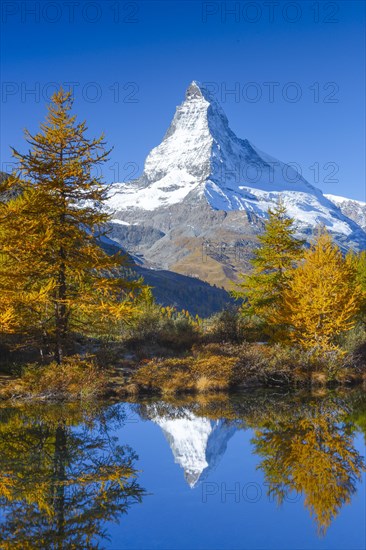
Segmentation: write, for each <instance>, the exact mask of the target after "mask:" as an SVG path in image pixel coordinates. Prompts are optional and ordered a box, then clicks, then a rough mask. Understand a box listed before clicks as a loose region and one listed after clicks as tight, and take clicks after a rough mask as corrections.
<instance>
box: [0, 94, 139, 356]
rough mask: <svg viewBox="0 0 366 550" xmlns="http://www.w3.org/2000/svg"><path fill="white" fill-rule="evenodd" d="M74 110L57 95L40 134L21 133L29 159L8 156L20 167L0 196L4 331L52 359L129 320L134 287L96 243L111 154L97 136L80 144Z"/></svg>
mask: <svg viewBox="0 0 366 550" xmlns="http://www.w3.org/2000/svg"><path fill="white" fill-rule="evenodd" d="M71 107H72V98H71V95H70V93H65V92H63V90H60V91H59V92H58V93H56V94H54V96H53V97H52V103H51V104H50V106H49V109H48V115H47V119H46V121H45V122H44V123H43V124H41V128H40V131H39V132H38V133H37V134H36V135H34V136H33V135H31V134H30V133H29V132H26V140H27V142H28V144H29V146H30V150H29V151H28V153H26V154H21V153H19V152H18V151H16V150H13V155H14V157H15V159H16V160H17V161H18V169H17V171H15V172H14V174H13V175H12V176H11V177H10V178H8V179H6V180H4V181H3V182H2V184H1V189H0V192H1V193H2V195H1V196H2V197H3V200H2V201H1V202H0V251H1V257H0V293H1V294H0V298H1V303H2V305H1V307H0V320H1V325H2V328H3V330H5V331H18V332H19V333H23V334H24V332H26V333H28V334H33V335H34V336H35V337H37V338H38V340H39V339H42V340H43V341H47V342H48V343H49V344H50V345H52V346H53V349H54V350H55V358H56V360H57V361H58V362H61V360H62V355H63V353H64V347H65V341H66V339H67V336H68V335H69V334H70V333H71V332H73V331H74V332H79V333H82V334H90V332H91V331H92V329H91V325H93V326H94V328H95V330H98V331H103V330H108V328H109V327H110V326H111V325H113V324H116V323H117V324H118V323H120V322H121V321H128V320H130V319H131V317H132V315H133V313H134V310H135V306H134V298H135V295H136V292H137V291H138V290H139V289H140V288H141V283H140V282H131V281H129V280H127V279H126V277H125V276H124V275H123V269H122V268H123V267H124V266H125V265H127V263H128V260H127V258H126V257H125V256H123V255H121V254H120V253H116V254H114V255H108V254H107V253H106V252H104V250H103V249H102V248H101V246H100V244H101V239H102V238H103V237H104V235H105V233H106V223H107V222H108V220H109V215H108V214H107V213H106V211H105V209H104V210H103V208H102V205H103V203H104V202H105V200H106V199H107V196H108V191H109V189H108V187H107V186H106V185H104V184H103V182H102V181H101V180H100V179H98V178H97V177H95V175H94V173H95V168H96V167H98V166H99V165H101V164H103V163H104V162H105V161H106V160H107V158H108V153H109V151H107V150H106V149H105V143H104V141H103V139H104V138H103V136H102V137H100V138H98V139H88V138H87V137H86V131H87V127H86V124H85V122H82V123H77V122H76V117H75V115H71V114H70V109H71ZM9 197H10V198H9Z"/></svg>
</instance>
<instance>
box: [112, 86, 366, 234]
mask: <svg viewBox="0 0 366 550" xmlns="http://www.w3.org/2000/svg"><path fill="white" fill-rule="evenodd" d="M203 196H204V197H205V199H206V201H207V202H208V204H209V205H210V206H211V208H212V209H214V210H221V211H226V212H228V211H233V210H245V211H246V212H249V213H250V214H251V215H255V216H257V217H259V218H265V217H266V216H267V210H268V207H270V206H271V205H272V206H273V203H274V202H276V201H277V200H278V198H279V196H281V198H282V200H283V202H284V203H285V205H286V207H287V209H288V212H289V214H290V215H291V216H292V217H294V218H295V219H296V221H297V223H298V224H299V230H300V231H302V230H304V231H305V232H306V231H307V230H309V228H314V227H315V226H316V225H319V224H321V225H325V226H326V227H327V228H328V229H329V230H330V231H333V232H335V233H340V234H343V235H344V236H346V237H347V238H352V237H355V238H356V239H357V238H361V240H362V239H366V235H365V234H362V232H361V234H358V233H359V229H360V228H359V227H357V226H356V225H355V223H354V222H353V221H352V220H350V219H349V218H348V217H347V216H345V215H344V214H342V212H340V210H339V209H338V208H335V207H334V203H333V202H332V201H331V200H329V198H327V197H326V196H324V195H323V193H322V192H321V191H320V190H319V189H317V188H315V187H313V186H312V185H310V184H309V183H308V182H307V181H306V180H305V179H304V178H303V177H302V176H301V175H300V174H299V173H298V172H297V171H296V170H295V169H294V168H293V167H291V166H289V165H287V164H286V163H283V162H281V161H279V160H277V159H275V158H273V157H271V156H269V155H268V154H266V153H264V152H262V151H260V150H259V149H258V148H257V147H255V146H254V145H253V144H252V143H250V141H248V140H247V139H239V138H238V137H237V136H236V135H235V134H234V132H233V131H232V130H231V129H230V127H229V123H228V120H227V118H226V115H225V114H224V112H223V110H222V108H221V106H220V105H219V103H218V102H217V101H216V100H215V99H214V98H212V97H210V94H209V92H208V91H207V89H206V88H205V87H204V86H202V85H200V84H199V83H197V82H195V81H194V82H192V83H191V85H190V86H189V87H188V89H187V91H186V96H185V100H184V101H183V103H182V104H181V105H180V106H178V107H177V109H176V112H175V115H174V118H173V120H172V123H171V125H170V127H169V129H168V131H167V132H166V134H165V136H164V139H163V141H162V142H161V143H160V145H158V146H157V147H155V148H154V149H153V150H152V151H151V152H150V154H149V155H148V156H147V158H146V161H145V167H144V172H143V174H142V176H141V177H140V178H139V179H137V180H134V181H132V182H129V183H124V184H123V183H122V184H115V185H114V186H113V192H112V195H111V198H110V201H109V206H110V208H111V209H112V210H115V211H116V212H118V213H119V212H121V213H122V212H123V211H126V210H131V209H132V210H144V211H154V210H157V209H164V208H168V207H171V206H172V205H176V204H178V203H182V202H183V201H185V199H187V198H188V197H190V198H195V199H196V200H198V199H199V198H202V197H203Z"/></svg>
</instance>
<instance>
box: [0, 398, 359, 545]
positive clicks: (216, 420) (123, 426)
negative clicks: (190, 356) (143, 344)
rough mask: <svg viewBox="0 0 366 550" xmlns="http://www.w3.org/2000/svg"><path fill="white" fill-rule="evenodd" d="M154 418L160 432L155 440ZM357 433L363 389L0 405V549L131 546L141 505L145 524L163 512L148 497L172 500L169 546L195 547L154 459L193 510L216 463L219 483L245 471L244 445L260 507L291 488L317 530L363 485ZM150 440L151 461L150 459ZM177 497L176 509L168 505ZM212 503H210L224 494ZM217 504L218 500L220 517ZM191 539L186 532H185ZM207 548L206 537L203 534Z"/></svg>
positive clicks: (176, 493)
mask: <svg viewBox="0 0 366 550" xmlns="http://www.w3.org/2000/svg"><path fill="white" fill-rule="evenodd" d="M131 414H132V416H133V417H134V419H135V422H134V423H133V422H132V423H131ZM146 421H147V422H146ZM149 426H151V429H150V427H149ZM154 426H155V428H154V429H152V428H153V427H154ZM156 427H159V428H160V430H161V432H162V434H163V435H164V439H162V440H160V439H159V438H158V435H159V431H156V430H157V428H156ZM139 430H140V434H141V435H138V433H139ZM359 432H363V434H364V436H366V396H365V393H363V392H359V391H349V392H333V393H332V392H329V393H325V394H321V395H308V394H304V393H302V394H294V395H285V394H277V395H275V394H273V392H270V393H268V392H262V393H252V394H248V393H244V392H243V393H240V394H236V395H231V396H222V395H215V396H213V397H204V398H202V397H201V398H197V397H194V398H193V397H190V398H184V399H183V398H182V399H170V400H169V401H164V400H162V399H151V398H149V399H145V400H140V401H139V402H137V403H114V404H111V403H101V404H96V405H92V406H88V407H83V406H81V405H80V404H76V403H74V404H69V405H63V406H62V407H60V406H56V405H45V404H42V405H35V404H32V405H23V406H20V405H19V406H12V405H9V404H6V405H4V404H3V405H2V408H0V547H1V548H5V549H6V548H22V549H23V548H57V549H66V548H102V547H104V546H103V545H105V546H106V547H110V548H122V547H123V548H128V547H129V544H130V546H131V547H133V548H137V547H138V546H136V545H137V544H138V542H136V544H135V543H134V537H136V536H137V534H138V536H139V537H141V536H143V535H142V534H141V533H140V530H139V532H138V533H137V532H136V518H138V517H140V516H139V514H140V515H141V512H139V510H140V509H141V510H142V509H145V510H147V511H148V512H147V513H148V516H146V515H145V516H144V515H143V514H142V516H141V517H142V518H144V521H145V522H146V521H147V522H148V521H150V519H149V517H151V514H156V516H154V518H155V519H154V525H159V521H161V516H160V512H159V514H158V511H156V512H155V511H154V510H152V509H151V507H150V504H149V503H152V505H153V503H154V499H158V502H159V503H160V505H161V506H162V505H165V504H166V506H167V507H168V508H169V509H170V510H172V508H173V516H172V518H173V524H172V525H171V526H170V528H171V529H172V531H174V532H176V533H177V537H178V541H177V540H175V542H174V547H185V546H189V547H190V548H196V547H199V544H198V543H197V542H196V538H195V537H194V535H193V534H192V540H188V542H187V539H184V542H182V543H181V544H180V543H179V536H181V537H183V535H182V534H180V535H179V522H180V521H181V520H182V518H181V515H182V514H183V513H184V512H186V513H187V514H188V516H187V517H191V515H190V514H191V512H189V510H190V508H189V506H188V508H187V509H186V508H185V506H186V504H185V503H187V502H190V501H189V500H188V501H186V500H184V499H183V497H182V494H181V490H182V489H181V488H180V489H178V487H177V486H175V485H173V486H172V487H171V490H170V492H169V494H167V493H164V490H163V491H162V493H161V494H159V490H160V489H159V483H160V484H161V485H164V483H165V482H164V476H165V475H166V474H165V469H164V465H163V463H162V464H160V462H159V461H160V457H161V460H162V461H164V460H165V461H167V460H170V461H171V462H172V458H173V459H174V462H175V463H176V464H177V465H178V468H182V469H183V474H184V477H185V480H186V482H187V484H188V487H189V489H188V491H190V494H191V495H192V499H195V500H194V502H195V504H194V505H195V506H197V508H196V510H197V514H200V513H202V514H204V513H205V509H204V508H203V506H204V504H202V501H201V502H197V490H198V488H199V487H201V488H202V487H204V484H205V482H206V481H209V480H212V479H215V475H216V472H217V470H220V471H221V472H223V474H222V473H221V474H220V475H221V476H222V475H224V478H220V480H221V481H223V482H225V481H226V480H225V475H226V476H227V479H228V480H229V481H230V482H232V481H231V478H230V475H231V470H234V469H238V467H240V470H242V469H244V465H245V461H246V456H248V454H250V455H251V456H253V457H254V458H253V459H254V460H255V467H256V471H257V472H258V474H259V475H261V476H262V478H263V484H264V485H265V486H266V488H267V490H268V498H267V501H270V502H271V508H270V510H272V512H271V511H270V512H268V509H267V508H266V512H265V513H266V514H268V513H273V514H275V513H276V505H275V503H274V501H276V502H277V504H279V505H281V504H283V503H284V501H285V500H286V496H287V495H289V494H294V495H300V496H301V495H302V502H303V504H302V503H301V502H298V503H297V504H296V505H297V506H303V505H304V506H305V509H307V510H308V512H309V513H310V515H311V516H312V517H313V518H314V520H315V523H316V525H317V532H318V535H322V536H325V535H326V533H327V530H328V528H329V526H330V525H331V524H332V522H333V520H334V519H335V518H336V517H337V516H338V515H339V513H340V511H341V509H342V508H343V507H344V505H346V504H348V503H350V502H351V500H352V497H353V495H355V494H356V493H357V491H358V490H359V487H360V479H361V474H362V472H363V471H364V470H365V462H364V456H362V454H361V453H360V450H359V449H358V450H357V448H356V446H355V437H356V434H357V433H359ZM245 433H248V436H249V438H248V439H247V442H246V443H244V444H243V448H242V454H240V455H239V459H238V457H237V456H236V458H235V462H233V458H232V455H230V452H229V449H230V448H231V445H232V443H231V441H232V440H234V439H235V440H237V438H238V437H239V436H240V437H241V434H245ZM125 434H127V435H125ZM131 434H132V436H131ZM136 434H137V435H136ZM147 435H148V438H147V439H145V438H146V437H147ZM136 438H137V439H136ZM131 440H132V441H134V440H135V442H137V443H138V448H139V455H140V456H139V457H137V455H136V453H135V451H134V449H133V448H131V447H130V446H129V445H128V444H126V443H127V442H128V441H131ZM167 443H168V444H169V445H170V448H171V451H172V454H173V457H171V455H170V458H169V457H167V456H166V454H165V449H166V446H167ZM132 446H134V444H132ZM164 447H165V448H164ZM152 448H154V450H155V453H156V457H157V458H155V460H156V462H154V461H153V460H154V459H153V458H151V457H150V454H151V449H152ZM226 454H227V456H228V457H229V460H227V458H226V456H225V455H226ZM238 462H240V464H238ZM152 464H154V465H155V466H154V467H155V470H152V471H153V472H154V473H153V475H154V479H153V478H151V476H150V478H149V476H147V477H144V476H145V472H144V469H146V468H147V470H149V468H150V465H152ZM165 464H167V462H165ZM165 468H166V466H165ZM240 470H239V471H240ZM178 473H179V472H178ZM216 479H218V478H216ZM234 479H235V478H234ZM141 480H143V482H142V481H141ZM159 480H160V482H159ZM152 481H154V483H153V482H152ZM141 485H143V486H144V489H143V488H142V486H141ZM149 485H150V486H149ZM152 486H153V487H154V490H152V489H151V487H152ZM186 487H187V485H186ZM188 487H187V488H188ZM145 489H146V491H145ZM191 489H192V491H191ZM198 492H199V491H198ZM161 495H163V496H161ZM194 495H196V496H194ZM184 498H186V499H187V498H188V499H189V498H190V497H189V496H188V495H186V496H185V497H184ZM161 499H163V500H161ZM182 499H183V500H182ZM198 500H199V499H198ZM134 503H136V504H138V506H137V507H133V510H134V514H133V515H134V520H132V522H131V520H130V517H129V514H128V512H129V511H132V508H131V505H132V504H134ZM192 504H193V500H192ZM174 505H175V506H176V507H177V510H178V508H179V510H180V513H178V511H177V512H176V513H175V514H174ZM210 505H211V506H213V507H214V508H213V509H215V506H217V509H218V508H219V507H220V501H217V505H216V503H215V502H213V501H211V503H210ZM222 510H223V509H222V506H221V508H220V511H219V513H220V514H221V515H222V513H223V512H222ZM230 510H232V509H230ZM225 512H226V509H225ZM228 512H229V509H228ZM179 515H180V517H179ZM202 517H204V516H202ZM186 519H187V518H186ZM224 520H225V518H224V516H223V521H224ZM134 521H135V523H134ZM175 521H176V526H175V524H174V522H175ZM258 521H259V520H258ZM117 524H119V525H118V527H117ZM130 526H131V527H130ZM360 528H362V526H360ZM165 536H166V535H165ZM188 536H189V532H188V534H184V537H188ZM203 536H204V533H203ZM233 536H234V535H233ZM229 538H230V537H229ZM141 540H142V543H141V544H143V545H145V547H148V548H150V547H152V546H150V543H151V539H150V538H149V533H146V538H144V539H141V538H140V539H139V541H141ZM182 540H183V539H182ZM128 541H130V543H129V542H128ZM131 541H133V542H132V543H131ZM232 542H233V546H235V548H241V547H244V546H245V544H244V542H243V543H241V540H239V541H238V540H236V541H235V540H234V539H233V541H232ZM234 543H235V544H234ZM109 544H110V546H108V545H109ZM139 544H140V543H139ZM166 544H167V541H166V539H164V542H163V541H159V538H155V539H154V544H153V547H154V548H164V547H166ZM179 544H180V546H179ZM195 544H197V546H195ZM228 544H229V547H230V540H228ZM240 544H242V546H240ZM164 545H165V546H164ZM141 547H142V546H141ZM207 547H208V548H209V547H213V546H212V544H211V546H210V545H209V543H208V546H207ZM216 547H217V548H219V547H220V546H219V543H218V546H216ZM268 547H271V546H270V544H269V546H268Z"/></svg>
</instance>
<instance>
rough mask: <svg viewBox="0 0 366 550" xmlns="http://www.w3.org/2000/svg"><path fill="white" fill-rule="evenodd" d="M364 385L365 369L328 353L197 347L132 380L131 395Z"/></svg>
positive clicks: (151, 365)
mask: <svg viewBox="0 0 366 550" xmlns="http://www.w3.org/2000/svg"><path fill="white" fill-rule="evenodd" d="M359 383H364V384H365V385H366V365H365V363H362V362H361V363H360V362H359V363H358V364H356V363H354V359H353V358H351V357H349V356H345V355H344V354H339V353H337V352H330V353H328V354H326V355H325V354H323V355H321V356H318V355H316V354H314V353H311V352H308V351H303V350H301V349H297V348H289V347H281V346H278V345H275V346H269V345H260V344H249V343H244V344H239V345H237V344H207V345H198V346H194V347H193V349H192V352H191V353H190V354H189V355H187V356H185V357H182V358H174V359H153V360H151V361H148V362H145V363H144V364H142V365H141V366H140V367H139V368H138V369H137V371H136V372H135V373H133V374H132V376H131V378H130V381H129V383H128V384H127V385H126V387H125V390H126V392H127V393H145V392H158V393H161V394H172V393H173V394H177V393H183V392H194V393H210V392H218V391H227V390H230V389H236V388H241V387H280V386H287V387H305V386H311V387H317V386H319V387H322V386H324V387H326V386H332V385H339V384H341V385H352V384H359Z"/></svg>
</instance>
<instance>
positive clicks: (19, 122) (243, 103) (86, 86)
mask: <svg viewBox="0 0 366 550" xmlns="http://www.w3.org/2000/svg"><path fill="white" fill-rule="evenodd" d="M1 9H2V13H1V18H2V35H1V80H2V95H1V159H0V160H1V165H2V168H3V169H6V168H7V163H8V162H9V161H11V157H10V154H9V146H10V145H12V146H15V147H16V148H19V149H21V150H24V147H25V145H24V140H23V135H22V130H23V128H25V127H26V128H28V129H29V130H31V131H35V130H36V129H37V127H38V124H39V122H40V121H41V120H42V119H43V118H44V116H45V110H46V109H45V105H46V103H47V98H48V97H49V95H50V94H51V92H52V90H54V88H55V86H57V85H60V84H63V85H64V86H65V87H67V86H68V84H67V83H70V82H73V83H76V84H74V90H75V112H76V113H77V114H78V115H79V116H80V118H81V119H86V120H87V122H88V125H89V130H90V134H91V135H92V134H93V135H97V134H99V133H100V132H102V131H104V132H105V134H106V138H107V141H108V144H109V145H111V146H114V150H113V153H112V155H111V160H110V162H109V163H108V165H107V166H106V168H105V171H104V174H105V179H106V180H107V181H108V182H111V181H113V180H116V179H118V180H120V181H121V180H124V179H128V178H130V177H131V176H135V175H137V174H138V173H140V172H141V170H142V168H143V162H144V159H145V157H146V155H147V154H148V152H149V151H150V149H151V148H152V147H154V146H155V145H157V144H158V143H159V142H160V141H161V139H162V137H163V135H164V133H165V131H166V129H167V127H168V125H169V123H170V120H171V118H172V116H173V114H174V110H175V107H176V105H178V104H179V103H180V102H181V101H182V100H183V97H184V92H185V89H186V88H187V86H188V84H189V83H190V82H191V81H192V80H194V79H195V80H199V81H201V82H209V83H211V84H210V85H211V87H212V89H213V90H214V93H215V95H216V97H217V99H219V100H220V102H221V104H222V106H223V108H224V110H225V111H226V113H227V115H228V118H229V121H230V124H231V127H232V128H233V130H234V131H235V132H236V133H237V134H238V135H239V137H243V138H247V139H249V140H251V141H252V142H253V143H254V144H255V145H256V146H257V147H258V148H260V149H262V150H264V151H266V152H267V153H269V154H271V155H272V156H275V157H277V158H279V159H281V160H282V161H285V162H294V163H297V165H299V166H300V167H301V171H302V174H303V175H304V176H305V177H306V178H307V179H308V181H309V182H310V183H312V184H314V185H316V186H318V187H320V188H321V189H322V190H323V191H324V192H327V193H334V194H340V195H346V196H349V197H352V198H356V199H360V200H366V189H365V101H364V98H365V4H364V3H363V2H361V1H355V2H353V1H352V0H348V1H346V2H327V1H325V2H324V1H319V2H314V1H297V2H280V1H279V0H278V1H276V2H271V1H265V0H263V1H255V2H249V1H248V2H247V1H244V2H220V1H210V2H208V1H207V2H206V1H203V2H196V1H185V2H169V1H157V2H154V1H146V2H127V1H126V2H124V1H118V0H116V1H109V0H104V1H102V2H98V1H96V2H89V1H85V2H83V1H81V0H79V1H78V2H71V1H70V2H67V1H57V0H56V1H54V2H49V1H44V2H42V1H41V2H39V1H38V2H33V1H31V0H28V1H26V2H24V1H19V2H17V1H12V2H3V3H2V6H1ZM34 10H35V11H34ZM31 90H33V91H34V92H33V93H32V92H31ZM230 90H235V93H232V94H230V93H228V92H229V91H230ZM271 92H272V94H271Z"/></svg>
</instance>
